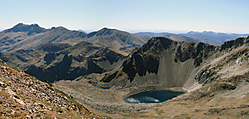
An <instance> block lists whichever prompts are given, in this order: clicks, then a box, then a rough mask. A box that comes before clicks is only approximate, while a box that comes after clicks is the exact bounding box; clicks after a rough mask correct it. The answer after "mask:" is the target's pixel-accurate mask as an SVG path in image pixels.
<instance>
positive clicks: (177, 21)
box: [0, 0, 249, 33]
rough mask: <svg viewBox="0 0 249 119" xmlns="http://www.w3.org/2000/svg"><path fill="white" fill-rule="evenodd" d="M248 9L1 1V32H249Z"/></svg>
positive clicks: (138, 0)
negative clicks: (21, 27)
mask: <svg viewBox="0 0 249 119" xmlns="http://www.w3.org/2000/svg"><path fill="white" fill-rule="evenodd" d="M248 4H249V1H247V0H237V1H234V0H219V1H217V0H209V1H200V0H191V1H186V0H156V1H151V0H119V1H116V0H91V1H90V0H74V1H67V0H60V1H58V0H35V1H34V0H25V1H19V0H8V1H3V0H2V1H1V5H0V13H1V16H2V17H1V19H0V23H1V24H0V29H8V28H11V27H13V26H14V25H16V24H17V23H20V22H21V23H24V24H34V23H37V24H39V25H40V26H41V27H44V28H51V27H57V26H63V27H65V28H67V29H70V30H79V29H82V30H84V31H87V32H89V31H96V30H99V29H101V28H103V27H108V28H115V29H119V30H124V31H129V32H131V33H134V32H140V31H142V32H177V33H182V32H189V31H197V32H202V31H214V32H221V33H249V31H248V28H249V24H248V23H247V19H249V13H248V12H247V11H249V8H248V7H247V5H248Z"/></svg>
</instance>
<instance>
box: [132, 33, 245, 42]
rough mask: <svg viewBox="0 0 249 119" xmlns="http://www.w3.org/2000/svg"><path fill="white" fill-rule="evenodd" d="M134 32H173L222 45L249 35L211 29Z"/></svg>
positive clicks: (156, 34)
mask: <svg viewBox="0 0 249 119" xmlns="http://www.w3.org/2000/svg"><path fill="white" fill-rule="evenodd" d="M134 34H138V35H143V36H152V37H159V36H165V35H169V34H173V35H180V36H187V37H190V38H199V39H201V40H202V42H204V43H209V44H210V43H211V44H213V45H222V44H223V43H224V42H226V41H229V40H233V39H236V38H239V37H247V36H248V35H249V34H236V33H231V34H229V33H216V32H213V31H203V32H195V31H190V32H187V33H180V34H175V33H168V32H162V33H154V32H138V33H134Z"/></svg>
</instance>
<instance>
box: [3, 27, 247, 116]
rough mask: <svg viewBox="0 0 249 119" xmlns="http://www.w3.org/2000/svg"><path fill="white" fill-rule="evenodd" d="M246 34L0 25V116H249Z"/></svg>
mask: <svg viewBox="0 0 249 119" xmlns="http://www.w3.org/2000/svg"><path fill="white" fill-rule="evenodd" d="M146 34H149V35H162V36H160V37H153V36H147V35H146ZM239 35H242V36H243V35H246V34H223V33H214V32H202V33H199V32H189V33H186V34H166V33H165V34H164V33H161V34H153V33H142V34H140V35H139V34H130V33H128V32H124V31H120V30H117V29H108V28H102V29H100V30H98V31H95V32H91V33H84V32H81V31H72V30H68V29H66V28H64V27H52V28H51V29H45V28H41V27H40V26H39V25H38V24H32V25H26V24H23V23H19V24H17V25H15V26H14V27H13V28H10V29H6V30H4V31H2V32H0V42H1V43H0V51H1V53H0V59H1V60H0V92H1V93H0V118H1V116H3V118H5V117H6V118H245V119H246V118H248V116H249V111H248V108H249V68H248V62H249V55H248V54H249V36H247V37H239ZM197 36H198V37H197ZM232 37H239V38H236V39H233V40H229V41H226V39H229V38H232ZM225 38H226V39H225ZM217 39H219V40H217ZM222 42H224V43H222ZM221 43H222V44H221ZM219 44H221V45H219ZM24 72H25V73H24ZM35 77H36V78H37V79H36V78H35ZM38 79H39V80H42V81H43V82H42V81H39V80H38ZM157 91H159V92H162V91H163V92H171V93H176V92H177V93H180V94H181V95H179V96H176V97H173V98H169V99H168V100H166V101H160V99H159V98H161V97H164V95H163V96H162V93H159V94H158V93H155V92H157ZM151 92H152V93H151ZM141 94H143V95H142V96H141ZM155 95H156V96H155ZM135 96H140V97H141V98H133V97H135ZM131 97H132V98H131ZM144 100H149V101H150V102H149V103H148V102H147V103H143V102H144ZM133 102H136V104H134V103H133ZM92 112H94V113H95V114H93V113H92ZM98 115H101V116H98Z"/></svg>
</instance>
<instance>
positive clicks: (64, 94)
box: [54, 88, 85, 109]
mask: <svg viewBox="0 0 249 119" xmlns="http://www.w3.org/2000/svg"><path fill="white" fill-rule="evenodd" d="M54 91H56V92H58V93H60V94H62V95H63V96H66V97H67V99H68V100H69V101H70V102H72V103H74V104H76V106H77V107H79V108H84V107H83V106H82V105H81V104H79V103H78V102H76V101H75V100H74V99H73V98H72V97H70V96H68V95H67V94H66V93H64V92H63V91H60V90H58V89H56V88H54ZM84 109H85V108H84Z"/></svg>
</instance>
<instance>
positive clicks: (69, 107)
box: [0, 61, 102, 119]
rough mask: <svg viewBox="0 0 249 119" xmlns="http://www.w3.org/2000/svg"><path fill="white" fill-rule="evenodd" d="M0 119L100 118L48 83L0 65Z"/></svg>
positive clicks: (2, 63) (0, 63)
mask: <svg viewBox="0 0 249 119" xmlns="http://www.w3.org/2000/svg"><path fill="white" fill-rule="evenodd" d="M0 118H20V119H24V118H27V119H33V118H47V119H50V118H51V119H52V118H54V119H65V118H69V119H70V118H73V119H75V118H76V119H77V118H102V117H99V116H96V115H93V113H91V112H89V111H88V110H87V109H86V108H85V107H83V106H82V105H80V104H79V103H77V102H76V101H74V99H73V98H72V97H70V96H68V95H66V94H65V93H63V92H61V91H59V90H57V89H54V88H52V87H51V86H50V85H49V84H48V83H46V82H41V81H40V80H38V79H36V78H34V77H32V76H30V75H28V74H25V73H23V72H21V71H20V70H19V69H17V68H15V67H12V68H11V67H10V66H8V65H7V64H5V63H4V62H3V61H1V62H0Z"/></svg>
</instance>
